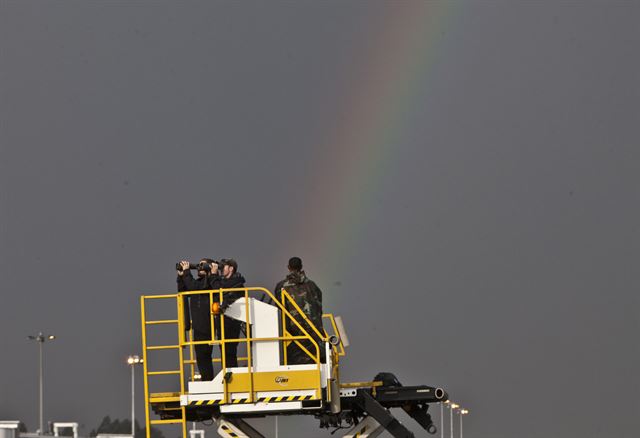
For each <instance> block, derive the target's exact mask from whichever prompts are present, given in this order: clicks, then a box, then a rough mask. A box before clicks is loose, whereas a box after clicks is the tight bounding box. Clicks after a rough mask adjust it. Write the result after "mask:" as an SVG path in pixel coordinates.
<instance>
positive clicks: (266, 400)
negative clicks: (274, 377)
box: [256, 395, 313, 403]
mask: <svg viewBox="0 0 640 438" xmlns="http://www.w3.org/2000/svg"><path fill="white" fill-rule="evenodd" d="M312 397H313V396H311V395H289V396H287V395H282V396H273V397H260V398H259V399H258V400H256V402H263V403H277V402H289V401H304V400H311V398H312Z"/></svg>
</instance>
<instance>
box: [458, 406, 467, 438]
mask: <svg viewBox="0 0 640 438" xmlns="http://www.w3.org/2000/svg"><path fill="white" fill-rule="evenodd" d="M468 413H469V410H468V409H460V438H462V416H463V415H467V414H468Z"/></svg>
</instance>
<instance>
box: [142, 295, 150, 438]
mask: <svg viewBox="0 0 640 438" xmlns="http://www.w3.org/2000/svg"><path fill="white" fill-rule="evenodd" d="M144 300H145V297H144V295H143V296H141V297H140V319H141V321H142V369H143V372H144V379H143V380H144V419H145V420H144V421H145V425H146V430H145V431H146V435H147V438H151V424H150V422H149V376H148V374H147V363H148V362H149V360H148V357H147V324H146V316H145V309H144Z"/></svg>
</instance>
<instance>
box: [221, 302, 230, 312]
mask: <svg viewBox="0 0 640 438" xmlns="http://www.w3.org/2000/svg"><path fill="white" fill-rule="evenodd" d="M229 306H230V304H229V302H228V301H227V302H226V303H225V302H223V303H222V304H220V313H224V312H226V311H227V309H228V308H229Z"/></svg>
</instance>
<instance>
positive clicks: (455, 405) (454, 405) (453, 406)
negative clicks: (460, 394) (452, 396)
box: [449, 403, 460, 438]
mask: <svg viewBox="0 0 640 438" xmlns="http://www.w3.org/2000/svg"><path fill="white" fill-rule="evenodd" d="M459 407H460V405H457V404H455V403H451V406H450V408H451V412H450V414H451V415H450V417H449V418H450V420H451V421H450V427H451V438H453V410H454V409H457V408H459Z"/></svg>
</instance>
